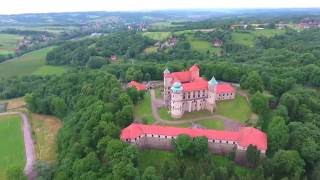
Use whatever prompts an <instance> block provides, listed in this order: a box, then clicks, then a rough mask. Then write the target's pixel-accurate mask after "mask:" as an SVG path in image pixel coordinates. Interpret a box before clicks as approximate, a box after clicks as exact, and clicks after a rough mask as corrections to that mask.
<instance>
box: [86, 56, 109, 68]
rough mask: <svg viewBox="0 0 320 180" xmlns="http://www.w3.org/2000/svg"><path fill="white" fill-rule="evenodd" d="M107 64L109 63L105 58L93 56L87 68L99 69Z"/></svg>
mask: <svg viewBox="0 0 320 180" xmlns="http://www.w3.org/2000/svg"><path fill="white" fill-rule="evenodd" d="M107 63H108V61H107V60H106V59H104V58H103V57H100V56H91V57H90V59H89V61H88V63H87V66H88V67H89V68H92V69H99V68H101V67H102V66H103V65H105V64H107Z"/></svg>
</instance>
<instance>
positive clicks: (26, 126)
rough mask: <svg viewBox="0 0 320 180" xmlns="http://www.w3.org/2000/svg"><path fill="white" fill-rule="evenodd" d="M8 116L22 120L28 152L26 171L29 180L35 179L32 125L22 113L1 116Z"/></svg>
mask: <svg viewBox="0 0 320 180" xmlns="http://www.w3.org/2000/svg"><path fill="white" fill-rule="evenodd" d="M7 115H19V116H20V117H21V120H22V128H23V138H24V146H25V152H26V160H27V162H26V165H25V168H24V171H25V173H26V175H27V176H28V179H29V180H33V179H35V172H34V171H33V164H34V162H35V160H36V154H35V148H34V142H33V139H32V133H31V125H30V121H29V119H28V116H27V115H26V114H25V113H22V112H5V113H0V116H7Z"/></svg>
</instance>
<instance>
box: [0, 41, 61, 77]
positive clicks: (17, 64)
mask: <svg viewBox="0 0 320 180" xmlns="http://www.w3.org/2000/svg"><path fill="white" fill-rule="evenodd" d="M52 48H53V47H47V48H43V49H39V50H36V51H32V52H30V53H27V54H24V55H22V56H20V57H16V58H14V59H11V60H8V61H5V62H3V63H0V78H8V77H12V76H24V75H31V74H33V73H36V74H42V73H43V74H52V73H54V71H55V70H57V73H58V74H61V72H62V71H63V70H62V69H63V67H55V68H53V66H46V65H45V58H46V55H47V53H48V52H49V51H50V50H52Z"/></svg>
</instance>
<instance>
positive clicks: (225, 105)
mask: <svg viewBox="0 0 320 180" xmlns="http://www.w3.org/2000/svg"><path fill="white" fill-rule="evenodd" d="M216 113H217V114H220V115H222V116H226V117H229V118H232V119H234V120H239V121H240V122H243V123H244V122H245V121H247V120H248V119H249V118H250V115H251V109H250V105H249V103H248V102H247V101H246V98H245V97H243V96H240V95H237V96H236V98H235V99H234V100H227V101H220V102H218V103H217V111H216Z"/></svg>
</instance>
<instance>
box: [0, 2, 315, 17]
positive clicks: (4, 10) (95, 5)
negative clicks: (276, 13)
mask: <svg viewBox="0 0 320 180" xmlns="http://www.w3.org/2000/svg"><path fill="white" fill-rule="evenodd" d="M35 7H37V8H35ZM315 8H320V2H318V1H315V0H305V1H303V0H297V1H295V2H291V1H290V0H283V1H277V0H269V1H257V0H239V1H236V2H234V0H225V1H223V2H222V1H215V0H198V1H194V0H185V1H183V3H181V1H180V0H161V1H160V0H159V1H156V2H154V1H153V2H151V1H149V0H136V1H132V0H117V1H113V0H112V1H101V0H91V1H90V2H89V1H86V0H68V1H65V2H64V1H62V0H56V1H52V0H42V1H40V2H39V1H37V0H28V1H23V2H20V1H19V0H11V1H8V2H6V3H3V4H2V5H1V7H0V15H18V14H39V13H73V12H79V13H80V12H152V11H171V10H173V11H174V10H177V11H178V10H200V11H205V10H207V11H214V10H239V9H315Z"/></svg>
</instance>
